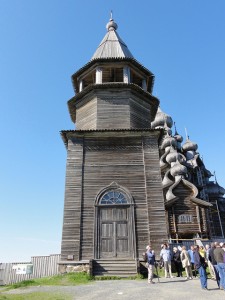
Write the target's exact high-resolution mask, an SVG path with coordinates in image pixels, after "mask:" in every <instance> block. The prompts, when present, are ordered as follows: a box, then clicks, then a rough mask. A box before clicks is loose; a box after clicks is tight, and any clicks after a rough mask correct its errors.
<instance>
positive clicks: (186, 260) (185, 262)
mask: <svg viewBox="0 0 225 300" xmlns="http://www.w3.org/2000/svg"><path fill="white" fill-rule="evenodd" d="M180 258H181V262H182V266H183V268H184V269H185V272H186V276H187V277H186V279H193V275H192V269H191V258H190V255H189V253H188V252H187V250H186V247H185V246H183V247H182V251H181V254H180Z"/></svg>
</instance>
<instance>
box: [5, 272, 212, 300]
mask: <svg viewBox="0 0 225 300" xmlns="http://www.w3.org/2000/svg"><path fill="white" fill-rule="evenodd" d="M157 271H158V275H159V277H164V269H159V268H158V269H157ZM207 271H208V270H207ZM154 273H155V276H156V274H157V272H156V270H155V272H154ZM207 273H208V272H207ZM146 275H147V274H146ZM173 275H174V276H176V274H175V273H173ZM183 276H184V277H186V274H185V272H183ZM209 277H210V276H209V274H208V278H209ZM113 279H116V280H118V279H121V280H122V278H119V277H115V276H102V277H91V276H90V275H88V274H87V273H69V274H64V275H56V276H51V277H45V278H39V279H33V280H26V281H22V282H19V283H15V284H12V285H8V286H4V287H3V288H1V289H0V300H25V299H26V300H71V299H72V298H71V296H70V295H65V294H63V295H61V294H57V293H46V292H44V293H40V292H35V293H34V292H31V293H26V294H25V293H24V294H6V293H4V292H7V291H9V290H13V289H18V288H26V287H29V286H50V285H51V286H74V285H81V284H82V285H83V284H87V283H90V282H93V281H94V280H113ZM124 279H134V280H136V279H139V280H141V279H144V280H146V276H142V275H138V276H135V277H130V278H123V280H124Z"/></svg>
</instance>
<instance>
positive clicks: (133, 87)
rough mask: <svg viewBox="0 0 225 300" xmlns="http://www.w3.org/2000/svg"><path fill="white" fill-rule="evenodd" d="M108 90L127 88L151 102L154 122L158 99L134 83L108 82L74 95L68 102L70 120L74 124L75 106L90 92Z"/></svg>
mask: <svg viewBox="0 0 225 300" xmlns="http://www.w3.org/2000/svg"><path fill="white" fill-rule="evenodd" d="M108 88H111V89H112V88H115V89H118V88H120V89H124V88H128V89H131V90H132V91H134V92H137V93H138V94H141V95H142V96H144V97H146V101H151V104H152V107H151V119H152V120H154V118H155V115H156V112H157V109H158V106H159V99H158V98H156V97H154V96H152V95H151V94H150V93H149V92H147V91H144V90H143V89H142V88H141V87H139V86H138V85H137V84H134V83H123V82H110V83H101V84H90V85H89V86H87V87H86V88H85V89H83V91H82V92H80V93H78V94H77V95H75V96H74V97H73V98H71V99H70V100H69V101H68V102H67V105H68V109H69V113H70V117H71V120H72V121H73V122H74V123H75V122H76V105H77V103H79V101H81V100H82V98H83V97H84V96H85V95H86V94H88V93H89V92H91V91H94V90H101V89H104V90H105V89H108Z"/></svg>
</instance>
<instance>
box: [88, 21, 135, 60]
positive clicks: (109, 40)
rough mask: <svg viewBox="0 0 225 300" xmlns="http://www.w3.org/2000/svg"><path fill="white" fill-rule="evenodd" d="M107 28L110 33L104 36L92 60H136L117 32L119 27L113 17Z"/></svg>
mask: <svg viewBox="0 0 225 300" xmlns="http://www.w3.org/2000/svg"><path fill="white" fill-rule="evenodd" d="M106 28H107V30H108V32H107V33H106V35H105V36H104V38H103V40H102V41H101V43H100V45H99V46H98V48H97V50H96V51H95V53H94V55H93V56H92V58H91V59H92V60H93V59H101V58H134V57H133V55H132V54H131V52H130V50H129V49H128V47H127V45H126V44H125V43H124V41H123V40H122V39H121V38H120V36H119V34H118V33H117V32H116V29H117V28H118V26H117V24H116V23H115V22H114V20H113V19H112V16H111V19H110V20H109V23H107V25H106Z"/></svg>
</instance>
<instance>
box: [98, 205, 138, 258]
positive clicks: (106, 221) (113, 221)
mask: <svg viewBox="0 0 225 300" xmlns="http://www.w3.org/2000/svg"><path fill="white" fill-rule="evenodd" d="M129 214H130V210H129V207H101V208H100V212H99V244H100V245H99V250H100V251H99V252H100V253H99V254H100V258H109V257H114V258H120V257H130V256H131V255H132V246H131V234H132V232H131V230H130V226H129V223H130V220H129V219H130V218H129Z"/></svg>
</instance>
